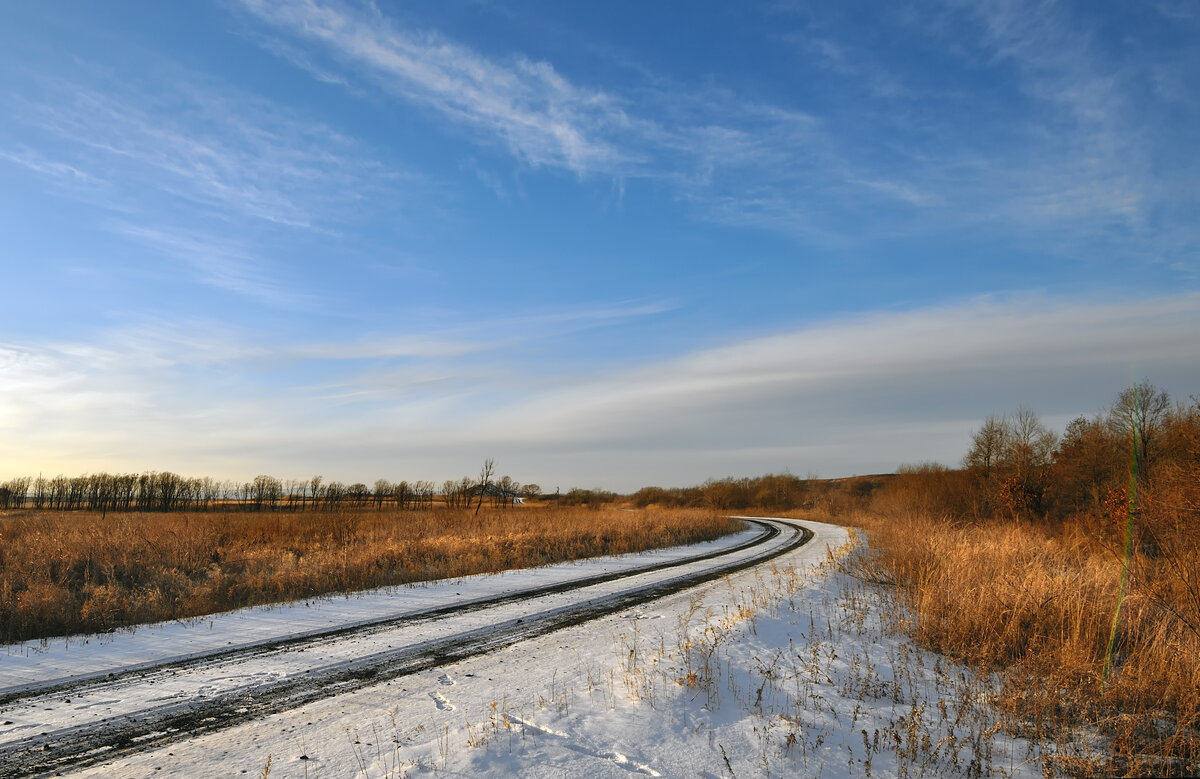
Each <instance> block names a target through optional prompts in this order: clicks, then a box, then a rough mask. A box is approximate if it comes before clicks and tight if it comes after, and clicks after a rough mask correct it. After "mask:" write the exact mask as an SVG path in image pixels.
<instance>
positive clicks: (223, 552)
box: [0, 506, 740, 642]
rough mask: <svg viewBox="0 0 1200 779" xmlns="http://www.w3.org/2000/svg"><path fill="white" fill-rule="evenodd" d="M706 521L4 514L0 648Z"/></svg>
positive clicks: (587, 549) (568, 511)
mask: <svg viewBox="0 0 1200 779" xmlns="http://www.w3.org/2000/svg"><path fill="white" fill-rule="evenodd" d="M739 527H740V522H737V521H734V520H730V519H727V518H725V517H722V516H719V515H718V514H716V513H715V512H713V511H708V510H699V509H679V510H638V511H629V510H620V509H616V508H605V509H595V508H583V507H561V508H560V507H542V506H528V507H513V508H511V509H505V510H497V509H491V510H485V511H484V512H482V513H481V514H480V515H479V516H477V517H476V516H474V515H473V514H472V512H471V511H469V510H462V509H444V508H437V509H432V510H425V511H396V510H389V509H387V508H386V507H385V508H384V509H383V510H377V509H375V508H361V509H344V510H335V511H330V512H315V513H314V512H306V513H297V512H271V511H264V512H228V513H224V512H220V511H209V512H204V513H170V514H164V513H119V514H118V513H112V512H110V513H108V514H107V516H103V515H101V514H100V513H96V512H67V513H58V512H49V511H33V510H18V511H9V512H5V513H0V642H13V641H20V640H26V639H35V638H45V637H49V636H59V635H70V634H75V633H86V632H97V631H106V630H112V629H114V628H119V627H123V626H127V625H132V624H137V623H145V622H156V621H161V620H170V619H182V618H188V617H197V616H201V615H204V614H212V613H216V612H219V611H225V610H228V609H234V608H239V607H243V606H253V605H260V604H266V603H275V602H280V601H286V600H292V599H297V598H306V597H312V596H316V595H322V594H328V593H336V592H348V591H355V590H363V589H367V588H371V587H379V586H384V585H394V584H405V583H410V582H418V581H426V580H430V579H437V578H444V577H456V576H466V575H469V574H476V573H486V572H494V571H501V570H505V569H511V568H520V567H526V566H536V565H545V564H549V563H556V562H561V561H564V560H575V559H579V558H583V557H593V556H596V555H605V554H620V553H625V552H637V551H643V550H646V549H653V548H658V547H665V546H673V545H678V544H688V543H695V542H699V541H707V540H711V539H713V538H716V537H718V536H721V535H723V534H726V533H729V532H732V531H734V530H736V529H737V528H739Z"/></svg>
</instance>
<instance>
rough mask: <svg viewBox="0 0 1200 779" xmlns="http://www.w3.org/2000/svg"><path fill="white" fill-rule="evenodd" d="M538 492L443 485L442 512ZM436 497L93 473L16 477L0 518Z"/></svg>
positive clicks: (380, 487) (272, 481) (410, 501)
mask: <svg viewBox="0 0 1200 779" xmlns="http://www.w3.org/2000/svg"><path fill="white" fill-rule="evenodd" d="M540 493H541V489H540V488H539V487H538V486H537V485H536V484H528V485H524V486H522V485H521V484H519V483H518V482H516V481H514V480H513V479H512V478H511V477H509V476H504V477H501V478H500V479H496V480H491V479H490V478H489V480H488V481H487V482H486V483H485V482H483V481H476V480H473V479H471V478H470V477H463V478H462V479H461V480H459V481H454V480H448V481H446V482H444V483H443V485H442V493H441V494H442V496H443V498H444V500H445V503H446V505H448V506H451V507H468V506H470V505H471V503H472V501H473V500H474V499H476V498H482V497H483V496H484V495H485V494H486V495H487V496H488V497H490V498H491V499H492V500H493V502H494V503H496V504H497V505H500V504H501V503H502V502H504V501H507V502H509V503H511V500H512V497H513V496H516V495H520V496H522V497H533V496H536V495H539V494H540ZM437 495H438V491H437V487H436V485H435V484H434V483H433V482H431V481H424V480H416V481H406V480H401V481H397V482H392V481H389V480H388V479H378V480H376V482H375V484H374V486H373V487H368V486H367V485H366V484H363V483H361V482H355V483H353V484H345V483H343V482H340V481H330V482H326V481H325V479H324V477H322V476H314V477H312V478H311V479H289V480H281V479H278V478H275V477H274V476H267V475H260V476H256V477H255V478H254V479H253V480H252V481H248V482H237V481H230V480H226V481H219V480H216V479H212V478H209V477H203V478H189V477H185V476H180V475H179V474H175V473H171V472H170V471H162V472H158V471H152V472H149V473H118V474H110V473H92V474H84V475H82V476H63V475H59V476H55V477H52V478H46V477H43V476H38V477H36V478H33V477H28V476H22V477H18V478H14V479H9V480H8V481H5V482H0V510H4V509H19V508H34V509H49V510H53V511H100V512H108V511H205V510H210V509H214V508H222V509H230V508H241V509H245V510H257V511H262V510H292V511H304V510H316V509H322V508H337V507H355V508H361V507H366V506H370V505H374V506H375V507H376V508H379V509H383V508H384V507H385V506H386V507H389V508H396V509H402V510H407V509H426V508H430V507H432V506H433V505H434V502H435V499H436V497H437Z"/></svg>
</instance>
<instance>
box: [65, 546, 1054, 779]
mask: <svg viewBox="0 0 1200 779" xmlns="http://www.w3.org/2000/svg"><path fill="white" fill-rule="evenodd" d="M805 524H806V526H808V527H810V528H811V529H812V530H814V532H816V537H815V538H814V540H813V541H812V542H810V543H809V544H808V545H806V546H805V547H802V548H801V549H799V550H796V551H795V552H792V553H790V554H788V555H786V556H784V557H782V558H779V559H777V560H776V561H774V562H773V563H769V564H767V565H764V566H760V567H758V568H756V569H751V570H748V571H745V572H741V573H738V574H733V575H731V576H727V577H725V578H724V579H722V580H718V581H716V582H712V583H709V584H707V585H703V586H700V587H696V588H693V589H691V590H687V591H684V592H681V593H678V594H677V595H673V596H670V597H668V598H664V599H661V600H658V601H655V602H652V603H650V604H646V605H644V606H642V607H639V608H638V609H636V610H633V611H630V612H627V613H623V614H619V615H613V616H610V617H606V618H603V619H600V620H595V621H593V622H589V623H587V624H584V625H580V626H576V627H572V628H568V629H565V630H561V631H558V632H556V633H552V634H550V635H547V636H543V637H540V638H537V639H532V640H529V641H526V642H523V643H521V644H518V645H515V646H512V647H509V648H507V649H504V650H502V651H499V652H495V653H493V654H489V655H486V656H481V657H477V658H472V659H469V660H465V661H462V662H458V663H454V664H452V665H448V666H445V667H442V668H438V669H434V670H431V671H428V672H425V673H421V674H416V675H413V676H407V677H403V678H400V679H395V680H392V681H390V682H384V683H381V684H379V685H375V686H373V687H368V688H365V689H361V690H359V691H358V692H356V693H353V694H348V695H341V696H337V697H333V698H329V699H326V700H323V701H320V702H318V703H314V704H311V705H308V706H305V707H302V708H299V709H295V710H292V711H288V712H284V713H281V714H278V715H275V716H271V717H268V718H265V719H263V720H260V721H256V722H252V723H248V724H246V725H242V726H238V727H235V728H231V729H229V730H226V731H222V732H218V733H213V734H208V735H204V736H201V737H198V738H196V739H194V740H191V741H187V742H182V743H176V744H173V745H171V746H169V747H165V748H162V749H158V750H152V751H148V752H145V753H140V754H137V755H134V756H131V757H128V758H124V759H122V760H119V761H116V762H114V763H110V764H107V765H104V766H99V767H96V768H93V769H90V770H88V771H85V772H82V774H81V775H87V776H105V777H111V776H186V777H197V776H214V777H216V776H237V775H242V774H245V775H252V776H260V777H261V776H288V777H291V776H296V777H404V776H422V775H430V776H439V775H440V776H446V777H467V776H515V775H520V776H530V777H559V776H626V777H627V776H631V775H632V776H636V775H643V776H699V777H746V776H812V777H843V776H867V777H869V776H930V775H934V776H936V775H944V776H962V775H976V776H986V775H1000V776H1040V775H1041V774H1042V771H1041V763H1040V752H1039V750H1038V748H1037V747H1036V746H1035V745H1033V744H1030V743H1029V742H1026V741H1024V740H1020V739H1013V738H1009V737H1008V736H1007V735H1005V733H1004V732H1003V730H1002V729H1001V727H1000V724H999V720H998V719H997V716H996V714H995V713H994V712H993V711H992V710H991V709H990V708H989V707H988V705H987V700H988V696H989V693H990V692H991V689H990V687H989V680H987V679H980V678H977V677H975V676H973V675H972V674H970V672H968V671H966V670H965V669H963V668H961V667H958V666H955V665H953V664H950V663H948V662H947V661H945V660H944V659H943V658H939V657H937V656H935V655H930V654H928V653H923V652H920V651H918V650H916V649H915V648H914V647H913V646H912V645H911V644H910V643H909V642H907V641H906V640H905V639H904V638H903V637H901V636H899V635H898V634H897V633H896V632H895V631H894V629H893V628H894V627H895V625H896V622H897V620H898V619H899V615H898V614H897V612H896V609H895V606H894V603H893V602H892V601H891V600H890V596H889V593H888V592H887V591H886V590H884V589H881V588H878V587H875V586H873V585H868V584H864V583H863V582H861V581H859V580H858V579H855V578H854V577H853V576H851V575H849V574H847V573H845V572H844V566H843V565H842V564H841V563H842V561H843V560H844V559H845V558H846V557H847V556H848V555H852V554H855V551H854V547H855V546H856V545H857V543H858V542H857V539H856V538H854V537H853V536H852V535H851V533H850V532H849V531H847V530H846V529H844V528H840V527H836V526H831V525H823V524H819V523H807V522H806V523H805Z"/></svg>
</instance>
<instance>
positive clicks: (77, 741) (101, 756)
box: [0, 519, 813, 776]
mask: <svg viewBox="0 0 1200 779" xmlns="http://www.w3.org/2000/svg"><path fill="white" fill-rule="evenodd" d="M746 521H748V522H751V523H754V524H756V525H758V526H759V527H760V528H762V532H761V533H760V534H758V535H756V536H755V537H753V538H751V539H749V540H747V541H746V542H745V543H742V544H739V545H737V546H735V547H730V548H726V549H723V550H720V551H717V552H710V553H705V554H702V555H696V556H693V557H689V558H686V559H682V560H674V561H670V562H667V563H662V564H654V565H650V566H645V567H639V568H637V569H633V570H627V571H621V572H616V573H606V574H600V575H596V576H590V577H586V578H583V579H579V580H575V581H571V582H566V583H559V584H555V585H548V586H544V587H535V588H530V589H527V590H523V591H521V592H516V593H510V594H506V595H504V596H501V597H496V598H485V599H480V600H476V601H472V602H469V603H466V604H462V605H455V606H449V607H440V608H435V609H430V610H427V611H423V612H420V613H416V614H409V615H405V616H402V617H396V618H391V619H385V620H378V621H370V622H366V623H359V624H357V625H352V626H349V627H343V628H339V629H335V630H327V631H320V632H316V633H312V634H308V635H303V636H294V637H290V638H288V639H285V640H278V641H271V642H263V643H261V644H257V645H253V646H250V647H238V648H236V649H231V650H226V651H220V652H216V653H210V654H206V655H202V656H197V657H188V658H185V659H181V660H176V661H172V662H168V663H159V664H154V665H151V666H143V667H139V668H135V669H130V670H125V671H122V672H121V673H117V674H108V675H100V676H99V677H98V678H89V679H72V680H70V681H67V682H61V683H57V684H48V685H39V686H36V687H30V688H27V689H24V690H17V691H8V692H6V693H5V694H4V696H2V697H0V721H6V720H9V719H11V716H8V715H6V712H9V711H13V710H15V709H17V708H24V707H28V708H30V709H33V708H35V707H39V706H41V707H48V706H52V705H57V706H61V705H63V702H64V701H70V700H72V699H78V698H80V697H89V696H90V697H95V698H97V699H98V700H96V701H93V702H92V704H91V705H95V704H96V703H98V702H108V703H111V702H114V701H119V700H121V698H122V697H123V696H122V692H123V691H126V690H130V689H134V688H138V687H143V686H144V685H153V684H156V683H157V684H162V685H163V686H164V687H169V686H170V684H171V683H172V682H173V681H174V680H176V679H177V678H178V677H180V676H186V675H187V674H188V673H191V672H197V673H199V672H204V671H210V670H211V669H212V668H214V667H215V668H223V667H228V668H229V669H230V671H231V673H232V672H236V671H237V669H238V668H239V667H240V666H243V665H246V664H250V663H256V664H257V663H262V662H268V663H279V664H286V663H287V662H292V663H293V664H294V663H295V661H296V659H297V658H298V657H300V656H301V655H303V654H304V653H311V654H319V653H320V651H321V650H322V649H323V648H324V647H327V646H329V645H331V643H333V642H348V641H354V642H358V643H357V644H356V646H359V645H361V646H364V647H371V646H372V644H373V643H375V642H374V639H382V638H383V637H385V636H391V635H393V634H394V633H395V632H396V630H397V629H398V628H402V629H405V630H408V629H411V627H412V626H414V625H418V624H426V625H429V624H437V623H438V622H439V621H445V620H448V619H450V618H457V617H461V616H463V615H468V614H471V613H472V612H479V611H482V610H488V609H491V610H493V613H496V614H497V615H499V616H500V619H499V620H498V621H496V622H495V623H492V624H486V625H482V626H478V627H468V628H466V629H452V630H450V631H449V632H448V633H447V634H446V635H443V636H440V637H436V638H432V639H428V640H421V641H419V642H417V643H415V644H409V645H404V646H390V645H389V646H387V647H386V648H383V649H375V650H374V651H370V650H369V649H368V650H367V651H364V653H362V654H356V655H355V656H353V657H351V658H350V659H339V660H335V661H320V660H319V659H318V661H317V662H313V663H311V664H308V665H299V666H296V665H293V666H292V670H291V672H289V673H284V672H280V673H279V675H266V676H264V675H263V674H262V673H259V674H249V675H247V676H246V679H245V680H244V681H238V682H234V683H229V684H227V685H226V686H225V687H224V688H223V689H216V690H213V691H211V692H209V693H208V694H199V695H197V694H190V695H189V694H183V693H176V694H173V695H172V694H169V693H168V694H166V695H163V696H161V697H160V698H159V700H158V701H157V702H156V703H155V705H153V706H150V707H147V708H143V709H141V710H139V711H130V712H126V713H119V714H116V715H113V716H102V717H100V718H99V719H94V720H92V721H88V722H85V723H83V724H80V725H75V726H67V727H58V728H52V729H43V730H39V732H38V733H37V734H36V735H28V736H25V737H24V738H21V739H20V740H19V741H16V742H15V743H9V744H7V745H2V746H0V775H4V776H12V775H29V776H43V775H53V774H55V773H58V772H62V771H65V770H69V769H77V768H84V767H87V766H91V765H96V764H99V763H104V762H108V761H110V760H113V759H116V758H118V757H121V756H123V755H127V754H130V753H134V752H138V751H142V750H146V749H150V748H153V747H157V746H162V745H165V744H169V743H172V742H175V741H179V740H182V739H185V738H192V737H195V736H197V735H200V734H203V733H208V732H213V731H217V730H223V729H225V728H229V727H233V726H235V725H238V724H241V723H244V722H248V721H251V720H255V719H259V718H261V717H265V716H269V715H271V714H275V713H278V712H281V711H286V710H289V709H293V708H297V707H300V706H303V705H305V704H308V703H311V702H313V701H317V700H321V699H324V698H328V697H330V696H333V695H339V694H343V693H348V692H351V691H354V690H357V689H361V688H363V687H367V686H369V685H374V684H379V683H382V682H385V681H388V680H391V679H396V678H400V677H403V676H406V675H409V674H413V673H418V672H421V671H426V670H429V669H433V668H437V667H439V666H442V665H445V664H448V663H452V662H455V661H458V660H462V659H465V658H468V657H472V656H475V655H480V654H485V653H487V652H492V651H496V650H498V649H501V648H503V647H507V646H510V645H512V644H515V643H517V642H520V641H523V640H525V639H528V638H533V637H535V636H540V635H544V634H546V633H550V632H553V631H555V630H561V629H563V628H566V627H570V626H573V625H578V624H581V623H584V622H587V621H589V620H593V619H597V618H599V617H603V616H607V615H609V614H613V613H617V612H619V611H622V610H625V609H628V608H630V607H633V606H636V605H639V604H642V603H646V602H648V601H651V600H654V599H657V598H661V597H664V596H666V595H670V594H673V593H675V592H679V591H680V590H683V589H686V588H688V587H692V586H695V585H697V584H700V583H702V582H705V581H710V580H712V579H716V578H719V577H721V576H724V575H726V574H729V573H733V572H735V571H738V570H742V569H745V568H749V567H752V566H755V565H759V564H762V563H764V562H766V561H768V560H770V559H772V558H774V557H778V556H779V555H782V554H785V553H787V552H789V551H791V550H793V549H796V548H798V547H800V546H802V545H803V544H805V543H807V542H808V541H809V540H810V539H811V538H812V535H813V534H812V532H811V531H809V530H807V529H806V528H803V527H801V526H798V525H794V524H792V523H787V522H775V521H771V520H759V519H747V520H746ZM704 562H709V563H711V564H710V565H705V566H703V567H701V568H700V569H699V570H688V571H674V570H673V569H677V568H681V567H685V566H697V564H700V563H704ZM658 574H665V575H662V576H658ZM647 578H650V579H651V580H650V581H640V582H638V583H636V584H633V585H631V586H630V587H628V588H625V589H621V590H618V591H616V592H608V593H603V594H597V595H596V596H595V597H586V596H588V595H590V593H587V592H583V591H585V590H587V589H588V588H596V587H597V586H599V585H608V584H611V583H614V582H618V581H620V580H622V579H647ZM576 591H579V592H578V595H579V597H578V598H577V599H576V600H574V601H569V602H566V603H562V602H561V600H562V598H561V597H560V596H564V595H568V594H571V593H575V592H576ZM538 599H545V600H546V601H547V605H546V607H545V608H541V609H535V610H533V611H532V612H530V613H519V615H517V616H507V617H505V616H504V615H505V613H506V612H505V608H509V609H512V608H514V607H515V605H516V604H525V603H527V602H534V603H535V605H536V601H537V600H538ZM513 613H518V612H513ZM378 643H380V644H382V643H383V641H382V640H380V641H378ZM236 675H237V674H236V673H234V674H233V676H236ZM229 678H232V677H229ZM444 678H446V679H449V677H448V676H446V677H444ZM80 708H84V707H80ZM10 735H15V734H10Z"/></svg>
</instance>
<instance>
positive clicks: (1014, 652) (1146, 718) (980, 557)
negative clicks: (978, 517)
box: [858, 493, 1200, 775]
mask: <svg viewBox="0 0 1200 779" xmlns="http://www.w3.org/2000/svg"><path fill="white" fill-rule="evenodd" d="M1160 494H1162V493H1160ZM1185 505H1186V504H1185ZM1141 519H1142V521H1143V525H1144V527H1145V528H1146V529H1147V531H1150V532H1148V534H1147V535H1148V536H1153V538H1154V539H1155V540H1156V541H1155V543H1154V544H1143V545H1141V546H1140V547H1139V551H1138V552H1137V553H1136V554H1135V555H1134V557H1133V560H1132V561H1131V582H1132V584H1131V587H1130V590H1129V595H1128V597H1127V598H1126V600H1125V603H1124V607H1123V610H1122V612H1121V619H1120V621H1119V624H1118V630H1117V640H1116V643H1115V648H1116V652H1115V654H1116V656H1115V658H1114V660H1115V665H1114V668H1115V672H1114V673H1113V674H1112V676H1111V677H1110V678H1109V679H1108V680H1107V681H1105V680H1104V679H1103V678H1102V670H1103V666H1104V660H1105V651H1106V646H1107V642H1108V633H1109V628H1110V626H1111V620H1112V616H1113V609H1114V606H1115V602H1116V597H1117V588H1118V579H1119V577H1120V569H1121V558H1120V556H1119V544H1118V543H1117V542H1116V539H1115V533H1107V534H1105V533H1100V534H1097V533H1094V532H1093V533H1089V532H1088V531H1087V530H1086V529H1085V528H1086V524H1065V525H1061V526H1057V527H1048V526H1044V525H1037V524H1029V523H1022V524H1014V523H1012V522H1004V521H993V522H984V523H955V522H951V521H947V520H944V519H937V518H932V517H928V516H923V515H919V514H907V515H902V516H894V517H889V518H884V517H880V516H878V515H874V516H863V517H860V518H859V522H858V524H860V525H861V526H863V527H864V528H865V529H866V531H867V533H868V537H869V540H870V546H871V547H872V549H873V550H875V551H874V554H875V557H874V559H873V560H872V561H871V562H870V563H869V564H868V566H867V570H866V571H865V573H866V575H869V576H871V577H872V578H874V579H876V580H883V581H889V582H892V583H894V584H895V585H896V586H897V587H898V588H899V591H900V594H901V596H902V602H903V603H905V604H906V606H907V611H906V614H904V615H900V619H901V622H902V623H903V625H902V626H903V627H906V628H908V629H909V630H910V631H911V632H912V634H913V635H914V636H915V637H916V638H917V639H918V640H919V641H920V642H921V643H922V644H923V645H924V646H926V647H928V648H930V649H933V650H935V651H938V652H941V653H944V654H946V655H949V656H951V657H954V658H956V659H961V660H965V661H967V662H969V663H971V664H973V665H974V666H975V667H976V668H979V669H980V670H982V671H987V672H1000V673H1001V674H1002V678H1003V680H1004V685H1003V694H1002V695H1001V697H1000V698H999V699H998V701H997V702H998V704H999V705H1000V706H1001V707H1002V708H1003V709H1004V710H1005V711H1007V712H1008V713H1009V714H1010V715H1011V717H1012V722H1013V727H1014V728H1015V729H1017V730H1021V731H1023V732H1026V733H1029V734H1030V735H1034V736H1037V737H1039V738H1043V739H1051V740H1053V739H1057V738H1065V737H1066V736H1067V735H1068V734H1072V733H1075V732H1076V729H1077V728H1078V727H1079V726H1080V725H1086V726H1090V727H1092V728H1095V729H1096V730H1098V731H1099V732H1100V733H1102V734H1103V735H1104V736H1106V737H1107V739H1108V743H1109V745H1110V751H1111V761H1110V763H1109V764H1108V766H1107V767H1106V769H1105V770H1108V771H1113V772H1116V773H1119V774H1125V773H1131V774H1151V775H1157V774H1162V773H1168V774H1171V773H1173V774H1182V775H1188V774H1190V773H1192V772H1195V771H1196V770H1197V768H1200V692H1198V691H1200V633H1198V632H1197V631H1196V630H1195V629H1194V623H1196V622H1197V620H1198V618H1200V614H1198V613H1197V611H1198V610H1200V609H1198V608H1197V607H1198V605H1200V600H1197V599H1195V598H1194V595H1195V577H1196V572H1197V571H1200V545H1198V544H1197V540H1196V539H1195V538H1194V536H1192V535H1189V534H1185V533H1181V532H1176V530H1177V529H1178V523H1176V525H1175V526H1172V525H1171V523H1170V522H1168V521H1166V520H1165V519H1164V518H1163V516H1162V511H1161V509H1160V510H1158V513H1154V512H1150V511H1148V512H1147V513H1146V514H1145V515H1144V516H1143V517H1141ZM1172 527H1175V528H1176V530H1172ZM1095 769H1096V766H1094V765H1089V766H1086V767H1085V768H1084V769H1082V770H1085V771H1091V770H1095Z"/></svg>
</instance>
